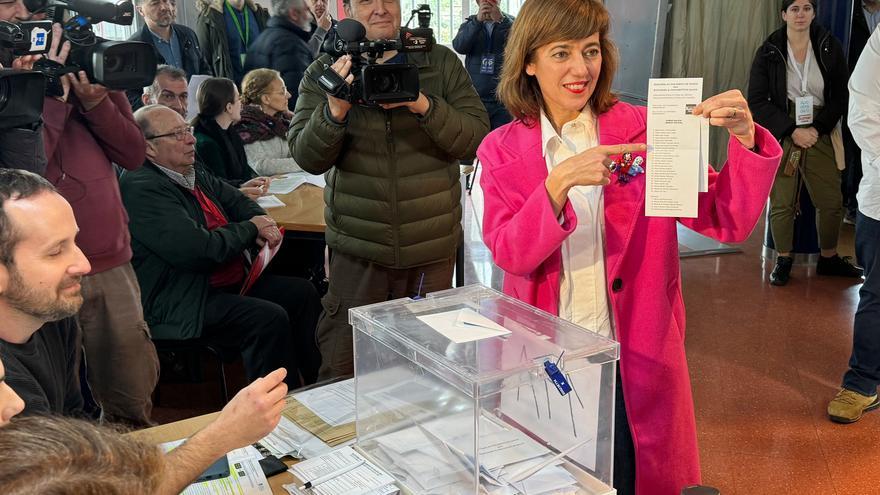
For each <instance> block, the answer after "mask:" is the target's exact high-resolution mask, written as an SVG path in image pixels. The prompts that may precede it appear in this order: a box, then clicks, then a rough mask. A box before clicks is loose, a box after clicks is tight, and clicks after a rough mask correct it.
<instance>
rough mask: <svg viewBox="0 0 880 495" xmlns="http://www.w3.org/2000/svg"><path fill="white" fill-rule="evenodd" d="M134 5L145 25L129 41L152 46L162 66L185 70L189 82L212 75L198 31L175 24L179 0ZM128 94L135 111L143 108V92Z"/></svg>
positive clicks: (151, 0) (142, 0)
mask: <svg viewBox="0 0 880 495" xmlns="http://www.w3.org/2000/svg"><path fill="white" fill-rule="evenodd" d="M135 5H136V8H137V11H138V14H139V15H140V16H141V18H142V19H143V21H144V25H143V26H142V27H141V28H140V29H139V30H137V31H135V33H134V34H132V35H131V37H130V38H128V39H129V40H130V41H142V42H144V43H149V44H150V45H153V47H154V48H155V49H156V54H157V55H158V56H157V57H156V58H157V60H158V61H159V64H165V65H170V66H172V67H177V68H178V69H183V71H184V72H186V76H187V80H189V78H190V77H191V76H193V75H194V74H204V75H209V76H211V75H213V72H212V71H211V67H210V66H209V65H208V61H207V60H205V57H204V56H203V55H202V50H201V48H200V47H199V40H198V38H197V37H196V33H195V31H193V30H192V29H190V28H188V27H186V26H184V25H182V24H176V23H175V22H174V20H175V19H176V17H177V1H176V0H137V2H136V4H135ZM127 94H128V101H129V102H131V108H132V110H137V109H138V108H140V107H142V106H143V104H142V103H141V92H140V91H137V90H133V91H129V92H128V93H127Z"/></svg>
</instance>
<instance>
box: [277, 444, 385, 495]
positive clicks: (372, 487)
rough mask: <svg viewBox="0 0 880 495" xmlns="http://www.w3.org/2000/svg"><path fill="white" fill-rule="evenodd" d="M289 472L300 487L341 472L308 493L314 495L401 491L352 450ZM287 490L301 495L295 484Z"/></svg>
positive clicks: (299, 465)
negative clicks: (301, 484) (300, 484)
mask: <svg viewBox="0 0 880 495" xmlns="http://www.w3.org/2000/svg"><path fill="white" fill-rule="evenodd" d="M352 467H353V469H347V468H352ZM346 469H347V470H346ZM289 471H290V472H291V473H293V475H294V476H295V477H296V478H297V479H298V480H299V481H300V482H301V483H305V482H307V481H312V480H315V479H318V478H321V477H323V476H326V475H328V474H332V473H334V472H340V471H342V472H341V473H340V474H339V475H337V476H333V477H332V478H331V479H329V480H326V481H324V482H323V483H319V484H317V485H315V486H313V487H312V488H311V489H309V490H308V493H311V494H314V495H393V494H396V493H398V492H399V491H400V490H399V489H398V488H397V485H396V483H395V481H394V478H393V477H391V475H389V474H388V473H387V472H385V471H383V470H382V469H381V468H380V467H378V466H376V465H375V464H373V463H372V462H370V461H369V460H367V459H365V458H364V457H363V456H362V455H361V454H360V453H358V452H356V451H355V450H354V449H352V448H351V447H342V448H340V449H337V450H334V451H333V452H329V453H327V454H324V455H322V456H319V457H315V458H313V459H309V460H306V461H303V462H300V463H297V464H294V465H293V467H291V468H290V470H289ZM284 488H285V489H286V490H287V491H288V492H290V493H293V494H299V493H302V492H301V491H300V490H299V489H298V486H297V485H296V484H293V485H284Z"/></svg>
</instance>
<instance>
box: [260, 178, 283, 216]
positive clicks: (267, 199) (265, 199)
mask: <svg viewBox="0 0 880 495" xmlns="http://www.w3.org/2000/svg"><path fill="white" fill-rule="evenodd" d="M270 187H271V184H270ZM257 204H258V205H260V206H261V207H262V208H263V209H264V210H268V209H269V208H281V207H282V206H284V201H281V200H280V199H278V197H277V196H274V195H272V194H270V195H268V196H260V197H259V198H257Z"/></svg>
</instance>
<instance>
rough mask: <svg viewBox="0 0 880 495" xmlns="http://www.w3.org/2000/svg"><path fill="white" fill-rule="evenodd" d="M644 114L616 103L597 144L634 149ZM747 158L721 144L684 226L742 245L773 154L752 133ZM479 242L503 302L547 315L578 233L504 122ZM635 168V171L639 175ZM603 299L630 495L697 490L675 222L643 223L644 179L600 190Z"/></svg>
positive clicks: (524, 138)
mask: <svg viewBox="0 0 880 495" xmlns="http://www.w3.org/2000/svg"><path fill="white" fill-rule="evenodd" d="M645 119H646V109H645V108H644V107H635V106H632V105H628V104H626V103H617V104H616V105H614V106H613V107H612V108H611V109H610V110H609V111H607V112H605V113H604V114H602V115H600V116H599V143H600V144H619V143H644V142H645V139H646V129H645V121H646V120H645ZM755 140H756V143H757V145H758V148H759V150H758V153H753V152H751V151H749V150H747V149H745V148H744V147H743V146H742V145H741V144H739V142H738V141H736V140H735V139H733V138H731V140H730V143H729V145H728V156H729V159H728V162H727V165H726V166H725V167H723V169H722V171H721V172H720V173H715V172H714V171H713V170H711V169H710V176H709V192H707V193H703V194H700V198H699V216H698V217H697V218H687V219H686V218H682V219H678V221H679V222H681V223H682V224H684V225H686V226H687V227H689V228H691V229H693V230H695V231H697V232H699V233H701V234H704V235H707V236H710V237H713V238H715V239H718V240H719V241H722V242H742V241H743V240H745V239H746V238H747V237H748V236H749V234H750V233H751V231H752V229H753V228H754V227H755V224H756V223H757V221H758V217H759V216H760V214H761V211H762V209H763V207H764V203H765V202H766V201H767V197H768V195H769V193H770V188H771V186H772V185H773V178H774V176H775V174H776V170H777V167H778V165H779V160H780V159H781V156H782V150H781V148H780V147H779V144H778V143H777V142H776V140H775V139H774V138H773V136H772V135H771V134H770V133H769V132H768V131H767V130H765V129H763V128H761V127H759V126H757V125H756V136H755ZM477 156H478V157H479V159H480V163H481V164H482V166H483V171H482V178H481V180H480V185H481V187H482V188H483V193H484V196H485V210H484V214H483V238H484V240H485V242H486V245H487V246H488V247H489V250H490V251H491V252H492V255H493V257H494V260H495V263H496V264H497V265H498V266H499V267H500V268H501V269H502V270H504V272H505V276H504V292H505V293H506V294H509V295H511V296H513V297H516V298H518V299H520V300H522V301H525V302H527V303H529V304H531V305H533V306H536V307H538V308H540V309H543V310H544V311H547V312H549V313H551V314H554V315H555V314H557V313H558V302H559V272H560V269H561V266H562V259H561V254H560V253H561V251H560V246H561V243H562V241H563V240H564V239H565V238H566V237H567V236H568V235H569V234H571V233H572V232H573V231H574V228H575V226H576V225H577V223H578V219H577V217H576V216H575V213H574V210H573V209H572V207H571V204H570V203H568V204H566V206H565V209H564V221H563V222H562V223H561V224H560V222H559V221H558V220H557V218H556V216H555V215H554V214H553V209H552V206H551V204H550V200H549V199H548V197H547V192H546V190H545V188H544V180H545V179H546V178H547V165H546V163H545V161H544V158H543V156H542V154H541V128H540V126H537V125H536V126H534V127H527V126H526V125H524V124H523V123H522V122H520V121H514V122H512V123H510V124H508V125H506V126H504V127H501V128H499V129H497V130H495V131H494V132H492V133H491V134H489V136H487V137H486V139H485V140H484V141H483V143H482V145H481V146H480V148H479V150H478V151H477ZM650 165H651V164H650V163H647V167H650ZM604 198H605V199H604V201H605V239H606V240H605V242H606V244H605V270H606V275H607V283H608V287H607V291H608V297H609V301H610V306H611V311H612V314H613V317H614V320H613V321H614V322H615V331H616V338H617V340H618V341H619V342H620V375H621V380H622V386H623V391H624V392H623V395H624V397H625V399H626V411H627V416H628V417H629V422H630V425H629V426H630V429H631V431H632V436H633V443H634V445H635V451H636V491H637V493H638V494H639V495H678V494H679V492H680V491H681V489H682V488H683V487H685V486H687V485H690V484H697V483H699V482H700V463H699V456H698V451H697V438H696V425H695V422H694V409H693V399H692V397H691V388H690V379H689V377H688V370H687V361H686V358H685V350H684V328H685V312H684V303H683V301H682V296H681V274H680V271H679V262H678V238H677V235H676V219H674V218H649V217H646V216H645V175H639V176H637V177H636V178H634V179H633V180H632V181H631V182H630V183H628V184H626V185H620V184H618V183H617V182H616V179H615V180H614V182H613V183H612V184H611V185H609V186H606V187H605V191H604Z"/></svg>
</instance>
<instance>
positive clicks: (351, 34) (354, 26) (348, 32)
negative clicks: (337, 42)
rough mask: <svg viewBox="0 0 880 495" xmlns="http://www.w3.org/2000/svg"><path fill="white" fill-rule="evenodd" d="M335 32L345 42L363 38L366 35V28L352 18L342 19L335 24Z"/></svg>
mask: <svg viewBox="0 0 880 495" xmlns="http://www.w3.org/2000/svg"><path fill="white" fill-rule="evenodd" d="M336 32H337V33H338V34H339V38H341V39H342V40H343V41H345V42H346V43H353V42H357V41H361V40H363V39H364V38H365V37H366V36H367V29H366V28H365V27H364V25H363V24H361V23H360V22H358V21H356V20H354V19H343V20H341V21H339V24H337V25H336Z"/></svg>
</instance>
